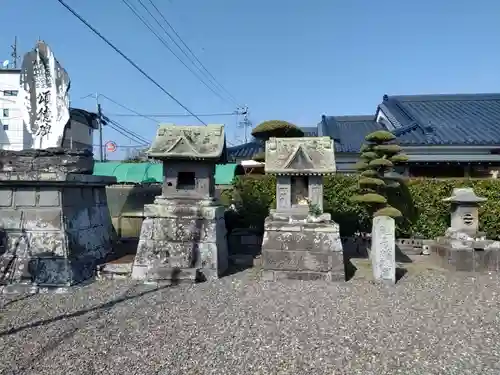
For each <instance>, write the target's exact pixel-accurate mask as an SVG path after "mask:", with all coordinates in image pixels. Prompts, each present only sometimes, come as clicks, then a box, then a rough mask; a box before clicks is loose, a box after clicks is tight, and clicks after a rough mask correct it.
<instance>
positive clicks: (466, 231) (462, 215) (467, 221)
mask: <svg viewBox="0 0 500 375" xmlns="http://www.w3.org/2000/svg"><path fill="white" fill-rule="evenodd" d="M443 201H445V202H449V203H451V220H450V221H451V226H450V227H449V228H448V229H447V230H446V232H445V235H444V236H443V237H438V238H437V239H436V241H434V243H432V244H431V245H430V248H431V252H432V253H433V254H435V255H437V259H438V262H439V263H440V265H441V266H443V267H444V268H447V269H451V270H456V271H479V272H480V271H498V270H499V265H500V242H498V241H493V240H487V239H486V235H485V233H482V232H480V231H479V205H480V203H482V202H485V201H486V198H482V197H478V196H477V195H476V194H475V192H474V190H473V189H472V188H457V189H453V193H452V196H451V197H449V198H445V199H443Z"/></svg>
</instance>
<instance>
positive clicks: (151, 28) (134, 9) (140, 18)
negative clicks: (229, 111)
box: [122, 0, 226, 101]
mask: <svg viewBox="0 0 500 375" xmlns="http://www.w3.org/2000/svg"><path fill="white" fill-rule="evenodd" d="M122 2H123V3H124V4H125V5H126V6H127V7H128V8H129V9H130V11H131V12H132V13H134V15H135V16H136V17H137V18H138V19H139V20H140V21H141V22H142V23H143V24H144V25H145V26H146V27H147V28H148V29H149V31H150V32H151V33H153V35H154V36H156V38H158V40H159V41H160V42H161V43H162V44H163V46H165V47H166V48H167V49H168V50H169V51H170V52H171V53H172V55H174V56H175V57H176V58H177V60H179V61H180V63H181V64H182V65H184V66H185V67H186V69H188V70H189V71H190V72H191V73H193V75H194V76H195V77H196V78H198V80H199V81H200V82H201V83H203V85H205V87H206V88H208V89H209V90H210V91H212V93H213V94H214V95H216V96H217V97H219V98H220V99H221V100H223V101H226V99H225V98H224V97H223V96H222V95H220V94H219V93H218V92H217V91H215V90H214V89H213V88H212V87H210V86H209V85H208V84H207V83H206V82H205V81H204V80H203V78H202V77H200V76H199V75H198V74H197V73H196V72H195V71H194V70H193V69H192V68H191V67H189V66H188V65H187V64H186V63H185V62H184V60H182V58H180V57H179V55H177V54H176V53H175V51H174V50H173V49H172V48H171V47H170V46H169V45H168V43H167V41H166V40H165V39H164V38H162V37H161V36H160V35H159V34H158V33H157V32H156V31H155V30H154V29H153V27H152V26H151V25H150V24H149V22H148V21H147V20H146V19H144V17H142V16H141V15H140V14H139V12H138V11H137V9H136V8H135V7H134V6H133V5H131V4H130V3H129V2H128V1H127V0H122ZM141 5H143V4H142V3H141ZM143 6H144V5H143ZM146 11H148V12H149V10H148V9H146ZM149 14H150V15H151V13H150V12H149ZM152 17H153V18H154V19H155V21H156V22H157V23H159V22H158V20H156V18H155V17H154V16H152ZM160 27H161V24H160ZM167 35H168V34H167ZM168 36H169V37H170V35H168ZM170 38H171V37H170Z"/></svg>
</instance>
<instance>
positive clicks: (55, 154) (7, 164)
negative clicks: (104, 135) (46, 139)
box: [0, 148, 94, 174]
mask: <svg viewBox="0 0 500 375" xmlns="http://www.w3.org/2000/svg"><path fill="white" fill-rule="evenodd" d="M93 170H94V158H93V155H92V152H90V151H88V150H68V149H64V148H49V149H45V150H35V149H27V150H21V151H7V150H0V171H2V172H16V173H29V172H35V173H44V172H49V173H57V172H60V173H79V174H92V172H93Z"/></svg>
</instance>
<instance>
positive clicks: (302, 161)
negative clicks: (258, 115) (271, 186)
mask: <svg viewBox="0 0 500 375" xmlns="http://www.w3.org/2000/svg"><path fill="white" fill-rule="evenodd" d="M265 172H266V173H270V174H287V175H324V174H331V173H335V154H334V149H333V140H332V139H331V138H330V137H304V138H271V139H269V140H268V141H267V142H266V165H265Z"/></svg>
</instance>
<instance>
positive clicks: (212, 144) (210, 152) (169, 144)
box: [148, 124, 226, 161]
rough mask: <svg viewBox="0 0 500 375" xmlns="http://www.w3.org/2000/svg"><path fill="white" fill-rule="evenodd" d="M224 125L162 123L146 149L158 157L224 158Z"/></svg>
mask: <svg viewBox="0 0 500 375" xmlns="http://www.w3.org/2000/svg"><path fill="white" fill-rule="evenodd" d="M225 153H226V139H225V135H224V125H207V126H179V125H174V124H162V125H160V127H159V128H158V132H157V133H156V137H155V139H154V140H153V143H152V144H151V148H150V149H149V150H148V156H150V157H155V158H158V159H214V160H217V161H218V160H220V159H224V160H225Z"/></svg>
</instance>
